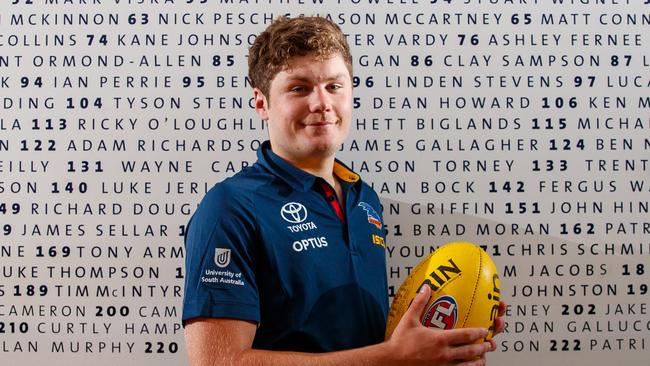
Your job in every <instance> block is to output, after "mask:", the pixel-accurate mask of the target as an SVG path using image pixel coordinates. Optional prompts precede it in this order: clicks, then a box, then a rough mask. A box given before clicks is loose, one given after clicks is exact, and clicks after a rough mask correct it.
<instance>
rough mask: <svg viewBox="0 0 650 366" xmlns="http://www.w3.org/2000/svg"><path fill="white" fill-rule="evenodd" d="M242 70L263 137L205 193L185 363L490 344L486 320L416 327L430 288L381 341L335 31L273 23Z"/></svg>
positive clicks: (469, 349)
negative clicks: (466, 325)
mask: <svg viewBox="0 0 650 366" xmlns="http://www.w3.org/2000/svg"><path fill="white" fill-rule="evenodd" d="M249 76H250V78H251V80H252V83H253V85H254V90H253V93H254V98H255V107H256V110H257V113H258V114H259V115H260V116H261V118H262V119H264V120H266V121H267V123H268V130H269V139H270V142H268V141H267V142H265V143H264V144H263V146H262V147H261V148H260V150H259V151H258V153H257V155H258V161H257V162H256V164H255V165H253V166H252V167H251V168H249V169H246V170H244V171H242V172H240V173H238V174H237V175H235V176H234V177H232V178H229V179H226V180H225V181H223V182H221V183H219V184H217V185H216V186H215V187H214V188H213V189H212V190H211V191H210V192H209V193H208V194H207V195H206V197H205V198H204V199H203V201H202V202H201V205H200V206H199V209H198V210H197V212H196V213H195V215H194V216H193V218H192V220H191V223H190V225H189V228H188V234H187V238H186V249H187V256H186V257H187V259H186V261H187V262H186V267H187V276H186V283H185V300H184V309H183V322H184V324H185V334H186V341H187V349H188V353H189V358H190V364H191V365H193V366H198V365H201V366H203V365H301V366H305V365H307V366H308V365H394V364H400V365H429V366H431V365H451V364H453V365H456V364H461V365H466V366H471V365H483V364H484V363H485V358H484V354H485V353H486V352H488V351H491V350H493V349H494V347H495V345H494V342H479V343H477V344H475V343H474V342H476V341H478V340H479V339H481V338H482V337H484V336H485V335H486V334H487V331H486V330H485V329H458V330H451V331H439V330H432V329H429V328H426V327H424V326H422V325H421V324H420V322H419V316H420V314H421V313H422V311H423V308H424V305H425V304H426V302H427V300H428V298H429V295H430V289H429V288H428V287H425V288H424V289H423V291H422V292H421V294H420V295H418V297H417V298H416V299H415V300H414V302H413V304H412V306H411V308H410V309H409V311H408V312H407V313H406V314H405V316H404V317H403V319H402V321H401V322H400V324H399V325H398V327H397V328H396V330H395V332H394V333H393V336H392V337H391V339H390V340H388V341H384V340H383V337H384V330H385V325H386V314H387V312H388V299H387V280H386V262H385V251H384V246H383V236H384V233H383V227H382V222H381V216H380V214H379V213H380V205H379V199H378V197H377V195H376V194H375V192H374V191H373V190H372V189H371V188H370V187H369V186H368V185H367V184H365V183H364V182H363V181H361V180H360V178H359V176H358V175H357V174H355V173H354V172H352V171H350V170H349V169H348V168H347V167H345V165H343V164H342V163H340V162H339V161H337V160H336V159H335V157H334V155H335V152H336V151H337V149H338V148H339V146H340V145H341V143H342V142H343V141H344V140H345V138H346V137H347V135H348V131H349V128H350V123H351V119H352V58H351V56H350V51H349V47H348V44H347V42H346V40H345V36H344V35H343V34H342V32H341V30H340V29H339V28H338V26H336V25H335V24H333V23H331V22H329V21H327V20H326V19H324V18H318V17H301V18H295V19H290V20H289V19H286V18H282V19H278V20H276V21H275V22H274V23H273V24H272V25H270V26H269V27H268V28H267V29H266V30H265V31H264V32H263V33H262V34H260V35H259V37H258V38H257V40H256V41H255V43H254V45H253V46H252V47H251V49H250V54H249ZM498 322H499V323H498V324H497V328H498V329H499V330H500V329H501V328H502V327H503V320H502V319H499V320H498Z"/></svg>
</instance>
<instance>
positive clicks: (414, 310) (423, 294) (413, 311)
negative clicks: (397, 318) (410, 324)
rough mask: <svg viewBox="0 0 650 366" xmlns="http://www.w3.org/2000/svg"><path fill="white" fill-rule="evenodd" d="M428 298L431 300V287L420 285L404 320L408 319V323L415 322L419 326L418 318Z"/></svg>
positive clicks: (419, 320)
mask: <svg viewBox="0 0 650 366" xmlns="http://www.w3.org/2000/svg"><path fill="white" fill-rule="evenodd" d="M429 298H431V287H429V286H427V285H422V287H421V288H420V291H419V292H418V294H417V295H416V296H415V298H414V299H413V301H412V302H411V305H410V306H409V308H408V310H406V313H405V314H404V319H409V320H410V321H415V322H417V323H418V324H421V319H420V317H421V316H422V313H423V312H424V307H425V306H426V305H427V302H428V301H429Z"/></svg>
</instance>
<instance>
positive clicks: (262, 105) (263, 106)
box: [253, 88, 269, 121]
mask: <svg viewBox="0 0 650 366" xmlns="http://www.w3.org/2000/svg"><path fill="white" fill-rule="evenodd" d="M253 99H255V111H256V112H257V114H258V115H259V116H260V118H262V119H263V120H265V121H267V120H268V119H269V102H268V100H267V99H266V96H265V95H264V94H262V91H261V90H259V89H258V88H253Z"/></svg>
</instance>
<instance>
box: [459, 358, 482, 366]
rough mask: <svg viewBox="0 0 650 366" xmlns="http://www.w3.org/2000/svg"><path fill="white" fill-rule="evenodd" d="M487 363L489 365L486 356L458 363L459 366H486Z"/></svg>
mask: <svg viewBox="0 0 650 366" xmlns="http://www.w3.org/2000/svg"><path fill="white" fill-rule="evenodd" d="M485 365H487V360H486V359H485V357H481V358H477V359H475V360H470V361H466V362H463V363H459V364H457V366H485Z"/></svg>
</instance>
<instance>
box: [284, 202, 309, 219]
mask: <svg viewBox="0 0 650 366" xmlns="http://www.w3.org/2000/svg"><path fill="white" fill-rule="evenodd" d="M280 214H281V215H282V218H283V219H284V221H286V222H289V223H292V224H300V223H301V222H303V221H305V220H306V219H307V209H306V208H305V206H303V205H302V204H301V203H298V202H289V203H287V204H285V205H284V206H282V209H281V210H280Z"/></svg>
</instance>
